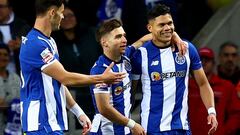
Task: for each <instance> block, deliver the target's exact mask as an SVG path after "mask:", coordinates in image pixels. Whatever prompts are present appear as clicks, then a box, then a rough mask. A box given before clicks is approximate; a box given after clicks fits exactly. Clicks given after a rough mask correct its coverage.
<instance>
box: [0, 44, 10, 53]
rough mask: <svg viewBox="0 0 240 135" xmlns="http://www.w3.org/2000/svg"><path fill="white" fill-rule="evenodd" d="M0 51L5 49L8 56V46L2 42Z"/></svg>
mask: <svg viewBox="0 0 240 135" xmlns="http://www.w3.org/2000/svg"><path fill="white" fill-rule="evenodd" d="M0 49H5V50H7V52H8V55H10V49H9V48H8V46H7V45H6V44H4V43H3V42H0Z"/></svg>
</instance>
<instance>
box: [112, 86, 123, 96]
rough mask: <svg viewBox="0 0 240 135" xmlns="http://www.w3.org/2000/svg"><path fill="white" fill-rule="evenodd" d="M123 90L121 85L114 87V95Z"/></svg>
mask: <svg viewBox="0 0 240 135" xmlns="http://www.w3.org/2000/svg"><path fill="white" fill-rule="evenodd" d="M122 91H123V88H122V87H121V86H118V87H116V88H115V90H114V93H115V95H120V94H121V93H122Z"/></svg>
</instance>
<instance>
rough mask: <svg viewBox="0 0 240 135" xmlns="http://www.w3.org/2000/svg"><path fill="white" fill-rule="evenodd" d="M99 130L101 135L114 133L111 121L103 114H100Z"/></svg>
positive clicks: (112, 134)
mask: <svg viewBox="0 0 240 135" xmlns="http://www.w3.org/2000/svg"><path fill="white" fill-rule="evenodd" d="M101 131H102V135H114V130H113V123H112V122H111V121H109V120H108V119H107V118H105V117H104V116H102V120H101Z"/></svg>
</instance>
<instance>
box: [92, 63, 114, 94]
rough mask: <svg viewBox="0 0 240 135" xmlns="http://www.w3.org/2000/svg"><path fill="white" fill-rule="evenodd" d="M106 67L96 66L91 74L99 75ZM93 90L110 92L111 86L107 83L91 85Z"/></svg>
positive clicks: (94, 91) (95, 91)
mask: <svg viewBox="0 0 240 135" xmlns="http://www.w3.org/2000/svg"><path fill="white" fill-rule="evenodd" d="M105 69H106V67H103V66H101V67H100V66H94V67H93V68H92V69H91V72H90V75H99V74H102V73H103V72H104V71H105ZM90 89H91V91H92V92H93V93H94V94H95V93H110V86H109V85H108V84H105V83H100V84H95V85H91V86H90Z"/></svg>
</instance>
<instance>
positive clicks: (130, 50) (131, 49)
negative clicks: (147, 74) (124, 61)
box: [125, 45, 136, 59]
mask: <svg viewBox="0 0 240 135" xmlns="http://www.w3.org/2000/svg"><path fill="white" fill-rule="evenodd" d="M135 51H136V49H135V48H134V47H133V46H132V45H130V46H128V47H127V49H126V52H125V56H127V57H128V58H129V59H131V58H132V55H133V54H134V53H135Z"/></svg>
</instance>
